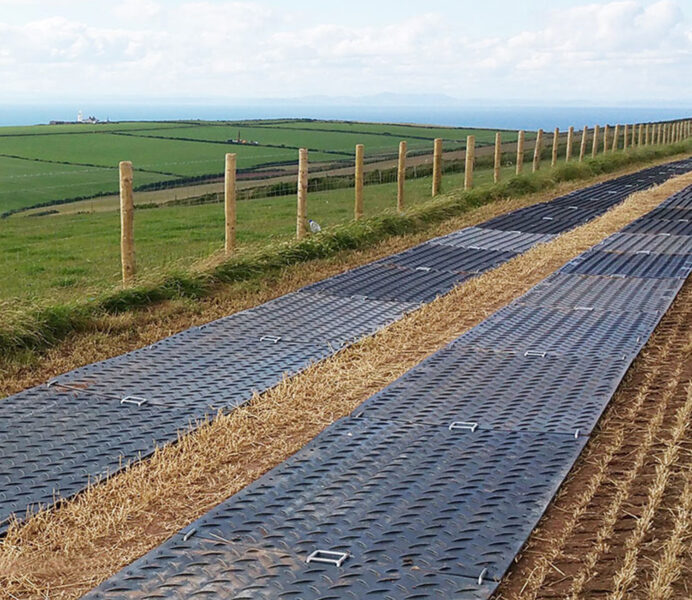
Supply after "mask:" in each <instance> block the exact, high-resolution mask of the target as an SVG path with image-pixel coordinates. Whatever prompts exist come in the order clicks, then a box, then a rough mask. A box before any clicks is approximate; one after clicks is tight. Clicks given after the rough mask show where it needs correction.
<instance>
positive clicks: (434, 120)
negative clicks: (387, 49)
mask: <svg viewBox="0 0 692 600" xmlns="http://www.w3.org/2000/svg"><path fill="white" fill-rule="evenodd" d="M79 111H81V112H82V113H83V115H84V117H85V118H86V117H88V116H94V117H96V118H98V119H99V120H101V121H107V120H110V121H172V120H204V121H220V120H245V119H248V120H250V119H320V120H322V119H324V120H344V121H364V122H389V123H415V124H421V125H443V126H449V127H477V128H490V129H492V128H497V129H527V130H535V129H538V128H543V129H545V130H552V129H553V128H555V127H559V128H560V129H566V128H567V127H569V126H574V127H577V128H579V127H583V126H585V125H589V126H591V125H594V124H596V123H598V124H606V123H612V124H615V123H638V122H647V121H665V120H674V119H682V118H689V117H690V116H692V107H690V108H684V107H677V108H676V107H631V106H628V107H622V108H617V107H612V106H606V107H598V106H583V107H578V106H558V107H549V106H479V107H471V106H450V105H448V104H445V105H442V106H430V107H427V106H420V105H415V106H406V105H389V106H385V105H360V104H353V105H346V104H344V105H341V104H328V103H325V104H320V103H317V104H308V103H305V102H299V103H295V104H290V103H279V102H275V103H260V102H258V103H248V104H242V105H241V104H227V105H224V104H189V103H183V102H181V103H179V104H175V103H165V104H164V103H161V104H145V105H137V104H129V103H128V104H124V103H123V104H116V103H112V104H109V103H100V102H85V103H82V104H79V103H76V102H75V103H60V104H35V105H31V104H0V127H4V126H21V125H38V124H46V123H49V122H50V121H75V120H76V119H77V113H78V112H79Z"/></svg>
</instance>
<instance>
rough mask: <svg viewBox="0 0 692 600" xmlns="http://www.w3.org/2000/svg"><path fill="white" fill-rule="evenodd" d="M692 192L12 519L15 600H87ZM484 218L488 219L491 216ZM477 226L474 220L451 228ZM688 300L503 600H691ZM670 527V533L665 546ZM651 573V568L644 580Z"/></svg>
mask: <svg viewBox="0 0 692 600" xmlns="http://www.w3.org/2000/svg"><path fill="white" fill-rule="evenodd" d="M691 183H692V175H690V174H688V175H686V176H683V177H678V178H676V179H674V180H671V181H669V182H667V183H666V184H664V185H662V186H660V187H659V188H657V189H655V190H651V191H648V192H642V193H638V194H635V195H633V196H631V197H630V198H629V199H628V200H627V201H626V202H625V203H624V204H623V205H621V206H618V207H616V208H614V209H613V210H611V211H609V212H608V213H607V214H605V215H603V216H602V217H600V218H598V219H596V220H595V221H593V222H592V223H589V224H587V225H584V226H582V227H580V228H578V229H576V230H574V231H572V232H569V233H566V234H564V235H562V236H560V237H559V238H557V239H555V240H553V241H552V242H550V243H548V244H544V245H541V246H538V247H536V248H534V249H533V250H531V251H529V252H528V253H526V254H525V255H522V256H519V257H516V258H515V259H513V260H511V261H510V262H508V263H506V264H504V265H502V266H500V267H499V268H497V269H495V270H493V271H490V272H488V273H486V274H484V275H482V276H480V277H478V278H477V279H474V280H470V281H467V282H465V283H464V284H462V285H461V286H459V287H458V288H457V289H455V290H454V291H453V292H452V293H450V294H449V295H447V296H444V297H442V298H439V299H438V300H436V301H434V302H433V303H432V304H430V305H427V306H425V307H423V308H421V309H420V310H418V311H416V312H415V313H412V314H411V315H409V316H408V317H406V318H405V319H403V320H402V321H400V322H398V323H395V324H394V325H392V326H390V327H389V328H387V329H386V330H384V331H382V332H381V333H379V334H378V335H376V336H373V337H371V338H368V339H366V340H364V341H362V342H360V343H358V344H356V345H354V346H352V347H350V348H348V349H346V350H344V351H342V352H340V353H339V354H337V355H335V356H333V357H332V358H330V359H328V360H325V361H323V362H321V363H319V364H317V365H315V366H313V367H311V368H310V369H308V370H307V371H306V372H304V373H302V374H300V375H298V376H296V377H293V378H291V379H287V380H285V381H284V382H283V383H281V384H280V385H279V386H277V387H276V388H274V389H272V390H270V391H268V392H266V393H264V394H262V395H259V396H256V397H255V398H254V400H253V401H252V402H251V403H250V404H248V405H247V406H245V407H243V408H240V409H238V410H236V411H234V412H233V413H232V414H230V415H227V416H219V417H218V418H217V419H216V420H215V421H214V422H212V423H208V424H205V425H204V426H202V427H200V428H199V429H198V430H197V431H195V432H194V433H192V434H189V435H186V436H184V437H182V438H181V440H180V442H179V443H178V444H176V445H173V446H167V447H165V448H162V449H160V450H158V451H157V452H156V453H155V455H154V456H153V457H152V458H151V459H149V460H147V461H145V462H143V463H141V464H137V465H134V466H133V467H131V468H129V469H128V470H127V471H125V472H123V473H121V474H120V475H117V476H115V477H113V478H111V479H110V480H108V481H106V482H104V483H103V484H101V485H98V486H94V487H92V488H91V489H90V490H88V491H87V492H85V493H84V494H81V495H80V496H78V497H77V498H75V499H73V500H71V501H68V502H66V503H64V504H63V505H62V506H60V507H59V508H57V509H55V510H53V511H46V512H43V513H41V514H39V515H36V516H35V517H33V518H32V519H30V520H29V521H28V522H27V523H26V524H25V525H24V526H19V525H15V526H13V527H12V528H11V530H10V531H9V533H8V535H7V537H6V539H5V540H4V541H3V542H2V545H1V546H0V583H1V584H2V589H3V590H4V592H3V594H4V597H6V598H13V597H15V598H37V599H38V598H44V597H45V596H46V595H49V597H50V598H51V599H58V598H59V599H67V598H77V597H79V595H80V594H82V593H84V592H85V591H87V590H88V589H90V588H91V587H93V586H94V585H96V584H97V583H98V582H100V581H102V580H103V579H105V578H106V577H108V576H109V575H110V574H112V573H113V572H115V571H116V570H118V569H119V568H121V567H122V566H124V565H126V564H128V563H129V562H131V561H132V560H134V559H135V558H137V557H138V556H140V555H141V554H143V553H144V552H146V551H147V550H149V549H151V548H152V547H154V546H156V545H157V544H159V543H161V542H162V541H163V540H164V539H166V538H167V537H169V536H170V535H171V534H173V533H174V532H175V531H177V530H179V529H180V528H181V527H183V526H185V525H186V524H188V523H189V522H191V521H192V520H194V519H195V518H196V517H198V516H200V515H201V514H203V513H204V512H206V511H207V510H208V509H209V508H211V507H212V506H214V505H216V504H218V503H219V502H220V501H222V500H224V499H225V498H226V497H228V496H229V495H231V494H233V493H235V492H236V491H238V490H239V489H241V488H242V487H244V486H245V485H247V484H248V483H250V482H251V481H253V480H255V479H257V478H258V477H259V476H260V475H261V474H262V473H264V472H266V471H267V470H268V469H270V468H272V467H273V466H275V465H276V464H278V463H280V462H281V461H283V460H285V459H286V458H287V457H288V456H290V455H291V454H292V453H294V452H295V451H297V450H298V449H299V448H300V447H302V446H303V445H304V444H305V443H306V442H307V441H309V440H310V439H312V438H313V437H314V436H315V435H316V434H317V433H319V432H320V431H321V430H322V429H324V428H325V427H326V426H328V425H329V424H330V423H332V422H333V421H334V420H336V419H338V418H339V417H341V416H344V415H346V414H348V413H349V412H350V411H351V410H353V409H354V408H356V407H357V406H358V405H359V404H360V403H361V402H363V401H364V400H365V399H367V398H368V397H369V396H370V395H372V394H373V393H374V392H376V391H378V390H380V389H382V388H383V387H384V386H386V385H387V384H389V383H390V382H392V381H393V380H394V379H396V378H397V377H399V376H400V375H401V374H403V373H404V372H406V371H407V370H409V369H410V368H412V367H413V366H414V365H415V364H417V363H418V362H420V361H421V360H423V359H424V358H425V357H426V356H428V355H429V354H431V353H432V352H434V351H436V350H437V349H439V348H441V347H442V346H443V345H444V344H446V343H447V342H449V341H451V340H452V339H454V338H456V337H457V336H458V335H460V334H461V333H462V332H463V331H465V330H467V329H468V328H470V327H472V326H474V325H475V324H477V323H478V322H480V321H481V320H483V319H484V318H485V317H487V316H488V315H489V314H491V313H492V312H494V311H495V310H497V309H499V308H501V307H502V306H504V305H506V304H507V303H508V302H510V301H511V300H512V299H514V298H515V297H517V296H518V295H520V294H522V293H524V292H525V291H527V290H528V289H529V288H530V287H531V286H532V285H534V284H535V283H537V282H538V281H540V280H541V279H543V278H544V277H545V276H547V275H548V274H550V273H551V272H553V271H554V270H555V269H557V268H559V267H560V266H561V265H562V264H564V263H565V262H566V261H568V260H570V259H571V258H573V257H574V256H576V255H577V254H579V253H581V252H582V251H584V250H585V249H587V248H589V247H590V246H592V245H593V244H595V243H597V242H598V241H600V240H601V239H603V238H604V237H606V236H607V235H610V234H611V233H613V232H615V231H617V230H619V229H620V228H622V227H623V226H624V225H626V224H627V223H629V222H631V221H632V220H634V219H636V218H637V217H639V216H640V215H642V214H644V213H646V212H648V211H649V210H651V209H652V208H653V207H655V206H656V205H657V204H658V203H660V202H661V201H662V200H663V199H664V198H666V197H667V196H669V195H670V194H672V193H673V192H675V191H677V190H679V189H681V188H683V187H685V186H687V185H690V184H691ZM489 210H490V207H484V208H483V209H480V210H479V211H477V212H478V213H480V214H482V215H483V216H484V217H486V218H487V212H488V211H489ZM505 210H507V207H505ZM482 218H483V217H479V214H477V213H472V214H468V215H464V217H463V219H457V222H456V223H455V226H456V228H459V227H461V226H463V225H464V224H466V225H467V224H471V223H473V222H474V220H475V222H478V220H482ZM461 220H465V221H466V222H465V223H463V224H462V223H460V221H461ZM444 227H449V224H445V226H444ZM438 229H439V228H438ZM432 233H433V232H427V234H428V237H431V235H430V234H432ZM434 233H441V232H438V231H436V232H434ZM412 237H416V236H412ZM417 237H420V236H417ZM415 241H418V240H415ZM408 243H409V245H411V244H412V243H414V240H412V239H409V240H408ZM398 244H399V245H402V241H401V240H399V241H398ZM385 246H386V244H383V247H385ZM395 249H397V248H391V247H389V248H387V250H388V251H389V252H391V251H394V250H395ZM382 250H383V248H380V249H379V251H380V252H382ZM373 253H376V252H375V251H372V252H371V253H370V254H373ZM360 258H361V260H362V258H363V256H361V257H360ZM327 270H328V269H327ZM294 283H295V282H294ZM287 287H290V284H289V285H288V286H287ZM691 299H692V288H690V286H689V284H688V285H687V286H686V287H685V289H684V291H683V293H682V296H681V298H680V299H679V300H678V301H677V302H676V303H675V305H674V307H673V309H672V310H671V311H670V313H669V314H668V316H667V317H666V320H665V322H664V324H663V325H662V326H661V327H660V328H659V331H658V332H657V334H656V335H655V336H654V338H653V339H652V340H651V342H650V343H649V344H648V345H647V348H646V351H645V353H644V355H643V356H642V358H640V359H639V360H638V361H637V362H636V364H635V366H634V368H633V369H632V371H631V372H630V374H629V375H628V379H627V382H626V383H625V384H624V385H623V387H622V388H621V390H620V392H619V394H618V398H617V399H616V400H615V402H614V405H613V407H612V408H611V409H610V410H609V411H608V416H607V417H606V419H605V421H604V423H603V425H602V426H601V427H600V428H599V430H598V431H597V433H596V434H595V435H594V437H593V439H592V441H591V442H590V444H589V446H588V451H587V455H586V458H585V459H584V460H581V461H580V463H579V467H578V468H577V470H576V471H575V474H574V475H573V476H572V478H571V479H570V481H569V482H568V484H567V486H566V488H565V489H564V490H563V492H562V493H561V494H560V496H559V498H558V501H557V503H556V504H555V506H554V508H552V509H551V510H550V511H549V513H548V515H547V517H546V519H545V520H544V522H543V524H542V526H541V530H539V531H538V532H537V533H536V534H535V535H534V536H533V538H532V541H531V543H530V545H529V547H528V548H527V550H526V551H525V552H524V554H523V557H522V558H521V560H520V561H519V563H518V564H517V566H516V568H515V569H514V571H513V572H512V573H511V574H510V576H509V577H508V579H507V581H506V582H504V584H503V586H502V588H501V594H502V596H501V597H503V598H557V597H565V595H567V597H574V598H580V597H589V598H590V597H595V596H593V595H589V594H591V592H592V591H593V590H596V591H597V592H598V593H601V592H603V594H602V595H603V597H612V598H613V599H616V598H629V597H630V596H629V595H628V594H629V592H630V589H631V588H643V587H646V588H647V589H655V590H656V594H659V595H658V596H654V597H657V598H668V597H673V598H674V597H681V596H679V595H678V596H676V595H674V594H675V593H678V591H679V590H681V589H682V590H684V589H686V587H685V586H686V585H688V582H689V573H688V572H687V571H686V570H684V569H680V568H679V564H680V561H679V557H680V555H679V553H680V552H682V551H683V550H684V548H685V546H684V544H685V542H686V540H687V539H688V535H689V527H690V524H689V521H690V519H689V507H690V499H689V495H690V485H689V465H690V460H689V458H690V455H689V443H688V441H687V440H686V437H685V436H686V433H687V426H688V425H687V424H688V421H689V418H688V417H689V415H690V413H691V411H692V392H691V391H690V381H689V379H690V367H691V364H690V347H691V345H692V342H691V340H690V335H689V334H690V332H689V324H690V316H692V308H690V300H691ZM63 350H64V349H63ZM71 360H74V357H72V358H71ZM62 364H65V363H64V362H63V363H62ZM17 382H18V380H17V381H15V384H16V383H17ZM327 382H328V383H327ZM580 477H581V479H580ZM183 490H184V493H182V491H183ZM555 515H557V516H555ZM660 527H664V528H666V527H667V528H668V529H669V530H670V531H671V534H670V535H669V536H667V537H666V538H665V539H661V538H660V537H659V536H658V534H657V532H658V529H657V528H660ZM546 538H549V539H550V540H551V541H550V543H547V542H546V541H545V540H546ZM604 565H606V567H607V569H609V571H605V570H604V569H606V567H604ZM642 570H646V571H647V572H648V573H649V575H648V576H647V577H648V578H647V579H646V581H645V582H644V583H642V581H643V580H642V579H641V578H640V577H639V574H640V571H642ZM604 573H606V575H605V576H604ZM667 590H668V591H671V592H670V593H672V594H673V595H672V596H671V595H670V594H669V593H668V592H667ZM551 593H552V594H553V595H552V596H551V595H550V594H551ZM666 594H668V595H666ZM0 597H2V596H0ZM642 597H647V596H642Z"/></svg>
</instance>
